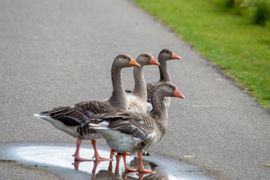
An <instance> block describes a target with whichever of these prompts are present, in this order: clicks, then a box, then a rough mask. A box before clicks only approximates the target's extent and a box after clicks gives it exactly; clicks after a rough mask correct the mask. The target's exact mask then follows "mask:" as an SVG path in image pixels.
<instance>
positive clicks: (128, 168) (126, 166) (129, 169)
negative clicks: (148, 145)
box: [123, 153, 137, 172]
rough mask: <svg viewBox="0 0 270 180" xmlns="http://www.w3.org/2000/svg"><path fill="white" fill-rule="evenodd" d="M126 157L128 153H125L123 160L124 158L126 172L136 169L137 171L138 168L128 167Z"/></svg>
mask: <svg viewBox="0 0 270 180" xmlns="http://www.w3.org/2000/svg"><path fill="white" fill-rule="evenodd" d="M126 157H127V153H123V160H124V165H125V171H126V172H135V171H137V169H134V168H130V167H128V165H127V159H126Z"/></svg>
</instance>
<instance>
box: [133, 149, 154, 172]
mask: <svg viewBox="0 0 270 180" xmlns="http://www.w3.org/2000/svg"><path fill="white" fill-rule="evenodd" d="M138 160H139V167H138V169H137V171H138V172H139V173H155V171H152V170H148V169H145V168H144V165H143V154H142V151H138Z"/></svg>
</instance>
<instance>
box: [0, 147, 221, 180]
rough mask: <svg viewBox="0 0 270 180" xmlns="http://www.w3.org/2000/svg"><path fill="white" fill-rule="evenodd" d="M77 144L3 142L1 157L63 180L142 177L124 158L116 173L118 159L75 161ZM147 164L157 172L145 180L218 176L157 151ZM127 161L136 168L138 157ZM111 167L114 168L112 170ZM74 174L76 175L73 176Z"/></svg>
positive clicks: (86, 154) (205, 179)
mask: <svg viewBox="0 0 270 180" xmlns="http://www.w3.org/2000/svg"><path fill="white" fill-rule="evenodd" d="M99 149H100V151H99V152H100V154H101V156H104V157H109V153H110V152H109V151H108V150H106V149H105V148H104V147H102V146H100V145H99ZM74 150H75V147H74V146H73V145H69V144H64V145H53V144H45V145H35V144H0V159H1V160H5V161H6V160H14V161H16V162H17V163H20V164H25V165H28V166H29V165H30V166H32V167H37V168H45V169H47V170H49V171H52V172H53V173H55V174H56V175H58V176H59V177H61V178H63V179H73V178H75V177H76V176H78V177H81V178H82V177H83V178H82V179H85V178H87V179H103V180H105V179H122V178H124V179H138V178H139V174H137V173H128V174H126V173H124V166H123V161H122V160H121V164H120V172H118V173H115V171H114V168H115V160H114V161H113V162H112V163H111V164H110V166H111V167H112V168H109V162H108V161H103V162H100V163H99V164H95V163H94V162H93V161H86V162H80V163H78V162H75V163H74V162H73V157H72V154H73V153H74ZM92 154H93V150H92V149H91V148H85V146H83V147H82V148H81V156H82V157H89V158H91V157H92ZM144 160H145V167H146V168H147V169H152V170H154V171H156V173H155V174H145V175H144V176H143V179H145V180H157V179H170V180H178V179H185V180H199V179H203V180H211V179H216V178H215V177H213V176H211V177H210V176H209V175H208V174H209V173H208V171H207V170H204V169H202V168H200V167H197V166H195V165H192V164H189V163H187V162H184V161H177V160H174V159H172V158H166V157H163V156H159V155H156V154H151V156H145V157H144ZM127 162H128V164H130V166H131V167H135V166H136V164H137V159H136V157H135V156H128V157H127ZM110 169H111V170H110ZM71 177H72V178H71Z"/></svg>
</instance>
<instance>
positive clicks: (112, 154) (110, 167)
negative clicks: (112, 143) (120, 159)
mask: <svg viewBox="0 0 270 180" xmlns="http://www.w3.org/2000/svg"><path fill="white" fill-rule="evenodd" d="M113 156H114V150H113V149H111V153H110V159H113ZM108 171H109V172H112V161H110V163H109V166H108Z"/></svg>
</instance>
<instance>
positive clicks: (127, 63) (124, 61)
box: [113, 54, 141, 68]
mask: <svg viewBox="0 0 270 180" xmlns="http://www.w3.org/2000/svg"><path fill="white" fill-rule="evenodd" d="M113 66H116V67H119V68H126V67H131V66H136V67H140V66H141V65H140V64H139V63H138V62H137V61H136V60H135V59H134V58H132V57H131V56H129V55H126V54H120V55H118V56H116V57H115V58H114V61H113Z"/></svg>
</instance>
